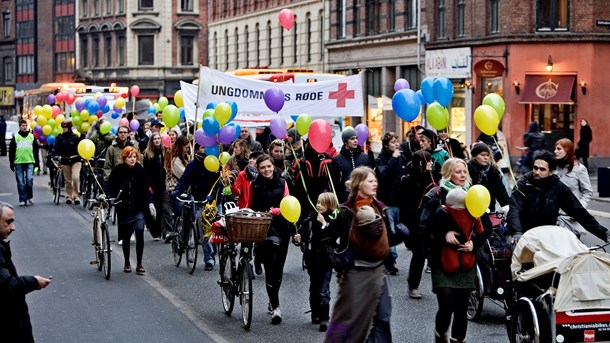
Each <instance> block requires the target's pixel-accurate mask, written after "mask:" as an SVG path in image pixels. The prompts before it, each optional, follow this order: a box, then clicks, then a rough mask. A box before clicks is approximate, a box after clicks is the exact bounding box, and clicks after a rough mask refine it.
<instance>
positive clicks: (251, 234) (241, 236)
mask: <svg viewBox="0 0 610 343" xmlns="http://www.w3.org/2000/svg"><path fill="white" fill-rule="evenodd" d="M271 218H272V216H271V214H269V213H264V212H247V211H239V212H235V213H230V214H227V215H226V216H225V220H226V222H227V234H228V236H229V239H230V240H231V242H233V243H260V242H263V241H264V240H265V238H267V231H269V226H270V225H271Z"/></svg>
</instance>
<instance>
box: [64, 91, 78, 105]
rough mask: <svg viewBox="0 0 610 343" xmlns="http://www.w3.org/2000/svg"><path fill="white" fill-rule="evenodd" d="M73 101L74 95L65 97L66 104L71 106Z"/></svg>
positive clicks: (69, 94)
mask: <svg viewBox="0 0 610 343" xmlns="http://www.w3.org/2000/svg"><path fill="white" fill-rule="evenodd" d="M75 99H76V97H74V94H71V93H68V95H66V104H68V105H72V104H73V103H74V100H75Z"/></svg>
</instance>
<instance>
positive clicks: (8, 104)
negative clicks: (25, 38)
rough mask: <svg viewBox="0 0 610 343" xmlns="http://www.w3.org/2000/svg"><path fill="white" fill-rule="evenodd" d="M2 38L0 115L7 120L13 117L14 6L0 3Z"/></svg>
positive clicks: (4, 2) (0, 49) (0, 42)
mask: <svg viewBox="0 0 610 343" xmlns="http://www.w3.org/2000/svg"><path fill="white" fill-rule="evenodd" d="M0 9H1V10H2V32H1V34H2V36H0V61H2V69H0V75H2V77H1V78H0V80H1V81H0V92H1V94H0V115H1V116H4V118H5V119H7V120H8V119H9V118H10V117H11V116H13V115H15V113H16V111H15V97H14V94H15V83H16V79H15V4H14V1H2V4H1V5H0Z"/></svg>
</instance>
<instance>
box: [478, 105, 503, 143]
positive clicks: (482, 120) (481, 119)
mask: <svg viewBox="0 0 610 343" xmlns="http://www.w3.org/2000/svg"><path fill="white" fill-rule="evenodd" d="M474 123H475V124H476V125H477V127H478V128H479V130H481V132H483V133H484V134H486V135H488V136H493V135H494V134H495V133H496V131H498V124H499V123H500V122H499V120H498V113H496V110H494V108H493V107H491V106H489V105H481V106H479V107H477V109H476V110H475V111H474Z"/></svg>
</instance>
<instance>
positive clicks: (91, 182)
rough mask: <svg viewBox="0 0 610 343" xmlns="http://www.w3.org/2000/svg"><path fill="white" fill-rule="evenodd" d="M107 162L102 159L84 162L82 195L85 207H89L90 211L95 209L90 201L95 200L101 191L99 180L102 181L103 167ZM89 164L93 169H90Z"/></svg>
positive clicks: (97, 158) (95, 158) (96, 158)
mask: <svg viewBox="0 0 610 343" xmlns="http://www.w3.org/2000/svg"><path fill="white" fill-rule="evenodd" d="M105 161H106V160H105V159H104V158H102V157H94V158H93V159H91V160H89V161H85V160H83V168H82V169H81V189H80V193H81V195H82V197H83V200H82V201H83V207H85V208H86V207H87V205H89V210H91V209H93V204H92V203H91V202H90V201H89V200H90V199H95V198H96V197H97V195H98V194H99V193H100V191H101V189H100V186H99V183H98V181H97V180H102V177H103V176H102V175H103V168H101V167H99V166H100V165H101V166H103V165H104V162H105ZM89 163H92V164H91V167H89Z"/></svg>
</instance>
